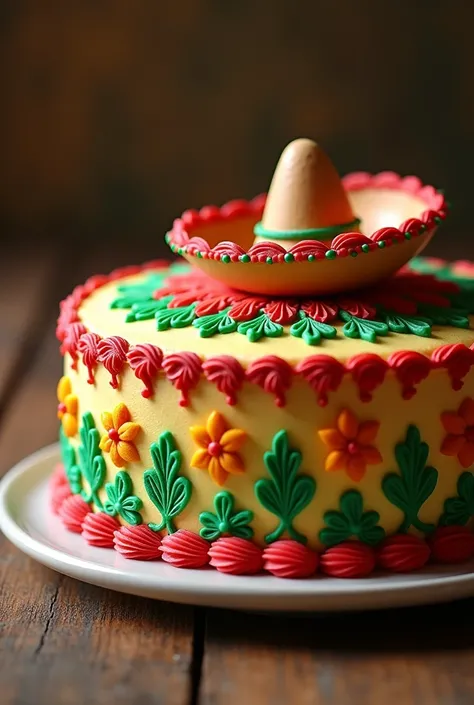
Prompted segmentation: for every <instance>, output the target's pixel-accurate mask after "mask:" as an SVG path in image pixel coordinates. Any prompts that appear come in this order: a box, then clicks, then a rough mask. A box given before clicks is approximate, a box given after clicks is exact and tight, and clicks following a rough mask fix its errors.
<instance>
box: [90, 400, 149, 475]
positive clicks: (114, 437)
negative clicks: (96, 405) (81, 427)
mask: <svg viewBox="0 0 474 705" xmlns="http://www.w3.org/2000/svg"><path fill="white" fill-rule="evenodd" d="M130 418H131V417H130V412H129V410H128V408H127V407H126V406H125V404H117V406H116V407H115V409H114V410H113V412H112V413H110V412H109V411H103V412H102V414H101V420H102V425H103V426H104V428H105V430H106V433H104V435H103V436H102V438H101V439H100V444H99V447H100V449H101V450H103V451H105V453H110V459H111V460H112V462H113V464H114V465H116V467H118V468H123V467H124V466H125V465H126V464H127V463H136V462H137V461H138V460H140V455H139V453H138V450H137V447H136V445H135V443H133V441H134V440H135V438H136V437H137V434H138V432H139V431H140V428H141V426H140V425H139V424H137V423H133V422H132V421H130Z"/></svg>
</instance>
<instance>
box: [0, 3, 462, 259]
mask: <svg viewBox="0 0 474 705" xmlns="http://www.w3.org/2000/svg"><path fill="white" fill-rule="evenodd" d="M0 24H1V32H2V40H1V52H2V62H1V71H2V93H1V94H2V106H1V110H0V138H1V155H2V156H1V161H0V164H1V166H0V216H1V221H2V223H1V225H2V229H1V239H2V241H3V242H6V241H7V240H11V239H12V238H13V239H14V241H15V242H17V237H21V239H22V241H23V242H24V243H28V242H34V241H36V242H38V240H42V241H52V240H57V241H58V242H60V241H62V242H65V243H67V244H68V245H72V244H73V243H74V242H75V241H77V240H78V239H81V240H82V241H84V242H87V241H88V240H93V239H94V238H96V237H97V235H98V234H99V235H100V238H101V239H102V241H104V242H110V245H111V247H113V246H114V244H117V243H120V242H124V241H128V242H129V243H130V242H131V241H132V242H133V241H135V242H138V241H140V248H139V249H140V252H141V253H142V252H145V253H146V255H147V256H150V257H154V256H160V255H162V254H163V253H164V251H165V250H164V246H163V244H162V237H163V234H164V232H165V230H166V229H167V228H168V227H169V226H170V224H171V222H172V220H173V218H174V217H175V216H176V215H179V214H180V213H181V212H182V211H183V210H184V209H185V208H188V207H199V206H201V205H204V204H208V203H216V204H220V203H222V202H224V201H226V200H229V199H232V198H236V197H252V196H254V195H256V194H257V193H259V192H261V191H263V190H265V189H266V188H267V187H268V184H269V180H270V178H271V175H272V171H273V168H274V166H275V163H276V160H277V159H278V156H279V154H280V151H281V149H282V148H283V147H284V146H285V144H286V143H287V142H288V141H290V140H291V139H293V138H294V137H297V136H310V137H313V138H315V139H317V140H319V141H320V142H321V143H322V144H323V146H324V147H325V148H326V150H327V151H328V152H329V153H330V155H331V156H332V158H333V159H334V161H335V162H336V164H337V166H338V168H339V170H340V171H341V172H342V173H346V172H348V171H351V170H356V169H367V170H370V171H378V170H382V169H394V170H396V171H399V172H400V173H403V174H409V173H415V174H417V175H419V176H420V177H421V178H422V179H423V180H424V181H426V182H428V183H433V184H434V185H436V186H438V187H443V188H445V190H446V192H447V194H448V197H449V198H450V200H451V201H452V202H453V206H454V210H453V213H452V216H451V219H450V223H449V225H448V224H447V225H446V226H445V228H444V236H445V237H446V238H448V237H449V238H450V239H451V240H452V241H453V243H455V244H456V249H457V252H458V254H459V253H461V254H463V250H464V247H466V248H469V241H470V238H471V227H470V220H472V218H471V217H470V208H471V204H472V202H473V196H472V188H473V180H472V178H471V174H472V165H473V160H474V70H473V69H474V41H473V26H474V2H470V1H468V0H439V1H436V0H411V1H410V0H386V1H384V0H357V2H355V0H325V1H322V0H321V1H318V0H306V1H305V0H298V1H296V0H261V1H259V0H168V1H161V0H77V1H76V0H2V1H1V3H0ZM439 237H441V235H440V236H439ZM436 247H437V246H436V244H434V245H433V247H432V249H431V250H430V252H434V253H436ZM470 254H471V255H472V254H473V252H472V250H471V253H470Z"/></svg>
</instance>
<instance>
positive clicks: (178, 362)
mask: <svg viewBox="0 0 474 705" xmlns="http://www.w3.org/2000/svg"><path fill="white" fill-rule="evenodd" d="M168 266H169V262H167V261H163V260H159V261H156V262H148V263H145V264H143V265H141V266H133V267H129V268H124V269H121V270H115V271H114V272H112V273H111V274H110V275H109V276H103V275H98V276H95V277H91V278H90V279H88V280H87V281H86V283H85V284H84V285H83V286H77V287H76V288H75V289H74V291H73V292H72V294H70V295H69V296H68V297H67V298H66V299H65V300H64V301H63V302H61V304H60V315H59V318H58V325H57V329H56V335H57V338H58V340H59V341H60V342H61V347H60V351H61V353H62V354H63V355H66V354H69V355H70V356H71V360H72V367H73V369H77V367H78V364H79V362H82V364H84V365H85V367H86V368H87V370H88V382H89V383H90V384H93V383H94V372H95V370H96V367H97V364H98V363H102V364H103V365H104V367H105V368H106V369H107V371H108V372H109V373H110V375H111V382H110V384H111V386H112V387H113V388H114V389H116V388H118V387H119V386H120V374H121V373H122V372H123V370H124V368H125V366H126V365H129V366H130V367H131V369H132V370H133V371H134V373H135V376H136V377H137V378H138V379H140V380H141V381H142V382H143V384H144V389H143V390H142V395H143V396H144V397H145V398H150V397H153V395H154V388H155V385H156V383H157V381H158V380H159V378H160V375H161V376H166V377H167V378H168V379H169V380H170V381H171V382H172V384H173V385H174V387H175V388H176V389H177V390H178V391H179V392H180V394H181V396H180V402H179V403H180V405H181V406H188V405H189V404H190V393H191V391H192V390H193V389H195V388H196V387H197V385H198V384H199V382H200V380H201V379H202V378H203V377H205V378H206V379H207V380H208V381H209V382H211V384H215V385H216V387H217V389H218V390H219V391H220V392H221V393H222V394H224V396H225V398H226V401H227V403H228V404H229V405H235V404H236V403H237V395H238V392H239V391H240V389H241V387H242V385H243V384H244V382H247V383H251V384H255V385H256V386H258V387H260V388H261V389H263V390H264V391H265V392H268V393H269V394H272V395H273V396H274V397H275V403H276V405H277V406H284V405H285V403H286V392H287V391H288V390H289V389H290V388H291V386H292V383H293V381H294V379H295V377H298V378H303V379H304V380H305V381H306V382H307V384H309V386H310V387H311V388H312V389H313V391H314V393H315V394H316V397H317V402H318V404H319V405H320V406H326V405H327V404H328V397H329V394H330V393H331V392H335V391H337V389H338V388H339V386H340V385H341V383H342V381H343V379H344V377H345V376H346V375H350V376H351V378H352V379H353V381H354V383H355V384H356V386H357V388H358V390H359V398H360V399H361V401H363V402H370V401H371V399H372V396H373V394H374V392H375V391H376V390H377V389H378V387H380V386H381V385H382V384H383V382H384V379H385V376H386V374H387V372H389V371H392V372H393V373H394V374H395V376H396V378H397V380H398V381H399V382H400V391H401V394H402V397H403V398H404V399H411V398H412V397H413V396H414V395H415V394H416V390H417V386H418V385H419V384H420V382H422V381H423V380H424V379H426V377H427V376H428V375H429V374H430V372H432V371H433V370H437V369H442V368H444V369H446V370H447V371H448V374H449V377H450V379H451V385H452V388H453V389H454V390H455V391H458V390H460V389H461V388H462V386H463V383H464V381H463V380H464V377H465V376H466V374H467V373H468V372H469V370H470V369H471V367H472V366H473V365H474V343H473V344H472V345H471V346H470V347H468V346H467V345H464V344H463V343H454V344H449V345H441V346H440V347H439V348H436V349H435V350H434V351H433V352H432V353H431V356H427V355H423V354H422V353H420V352H415V351H413V350H397V351H395V352H393V353H392V354H391V355H389V357H388V358H387V359H385V358H383V357H381V356H380V355H378V354H376V353H362V354H358V355H355V356H353V357H351V358H349V359H348V360H346V362H345V363H342V362H340V361H339V360H338V359H337V358H335V357H332V356H331V355H327V354H324V353H320V354H316V355H310V356H308V357H307V358H305V359H303V360H301V361H300V362H298V363H297V364H296V365H291V364H290V363H288V362H287V361H286V360H284V359H283V358H280V357H278V356H276V355H264V356H262V357H260V358H257V359H256V360H253V361H252V362H251V363H249V364H248V366H247V368H246V369H244V367H243V366H242V364H241V363H240V362H239V361H238V360H237V359H236V358H234V357H233V356H231V355H216V356H211V357H209V358H206V359H204V360H202V359H201V358H200V357H199V356H198V355H197V354H196V353H194V352H186V351H183V352H173V353H169V354H168V355H165V354H164V353H163V351H162V350H161V349H160V348H159V347H158V346H156V345H153V344H151V343H146V344H142V343H140V344H137V345H134V346H131V345H130V343H129V342H128V341H127V340H125V339H124V338H121V337H119V336H111V337H109V338H100V336H98V335H97V334H96V333H92V332H90V331H88V330H87V328H86V327H85V326H84V324H83V323H82V322H81V320H80V317H79V308H80V306H81V304H82V302H83V301H84V300H85V299H86V298H87V297H88V296H89V295H90V294H91V293H92V292H94V291H96V290H97V289H99V288H100V287H102V286H104V285H105V284H107V283H110V282H114V281H119V280H120V279H121V278H123V277H126V276H128V275H129V274H130V273H133V274H136V273H141V272H146V271H148V270H151V269H155V270H156V269H158V270H159V269H167V268H168Z"/></svg>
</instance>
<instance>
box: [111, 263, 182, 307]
mask: <svg viewBox="0 0 474 705" xmlns="http://www.w3.org/2000/svg"><path fill="white" fill-rule="evenodd" d="M167 276H169V272H166V270H164V271H163V272H162V273H161V274H150V276H148V277H147V278H146V279H144V280H143V281H141V282H139V283H135V284H120V285H119V286H118V287H117V292H118V293H119V294H121V296H118V297H117V298H116V299H114V300H113V301H112V302H111V304H110V308H132V306H133V305H134V304H138V303H143V302H146V301H152V300H153V292H154V291H155V290H156V289H158V288H159V287H160V286H162V284H163V281H164V279H165V278H166V277H167Z"/></svg>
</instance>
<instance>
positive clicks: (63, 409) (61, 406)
mask: <svg viewBox="0 0 474 705" xmlns="http://www.w3.org/2000/svg"><path fill="white" fill-rule="evenodd" d="M66 411H67V406H66V404H64V403H63V402H61V404H58V413H59V414H65V413H66Z"/></svg>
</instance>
